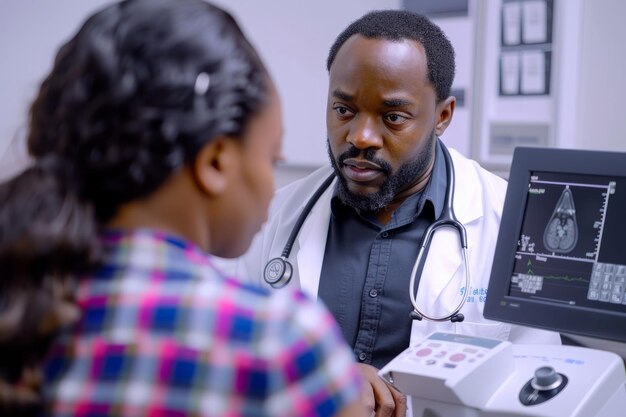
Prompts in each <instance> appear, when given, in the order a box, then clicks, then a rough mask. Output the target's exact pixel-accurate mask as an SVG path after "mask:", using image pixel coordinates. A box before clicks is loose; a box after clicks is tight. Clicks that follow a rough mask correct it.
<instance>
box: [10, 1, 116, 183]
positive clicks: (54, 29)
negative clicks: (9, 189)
mask: <svg viewBox="0 0 626 417" xmlns="http://www.w3.org/2000/svg"><path fill="white" fill-rule="evenodd" d="M107 2H108V1H107V0H80V1H79V0H54V1H47V0H2V1H0V54H1V59H2V61H1V62H2V63H1V64H0V92H1V95H2V100H0V164H1V165H0V179H2V178H5V177H6V176H8V175H10V174H12V173H13V172H14V171H16V170H17V169H19V167H21V166H22V165H23V164H24V163H25V159H26V157H25V153H24V151H23V149H22V148H21V145H22V143H21V142H20V136H23V127H24V125H25V124H26V121H27V116H28V114H27V112H28V106H29V103H30V102H31V100H32V99H33V98H34V96H35V94H36V93H37V90H38V88H39V84H40V82H41V80H42V78H43V76H44V75H45V73H46V72H47V71H48V70H49V69H50V67H51V64H52V60H53V58H54V55H55V52H56V49H57V48H58V46H59V45H60V44H61V43H62V42H64V41H65V40H67V38H68V37H69V36H71V34H72V33H73V32H75V31H76V30H77V29H78V26H79V24H80V23H81V21H82V20H83V18H84V17H85V16H86V15H87V14H88V13H90V12H91V11H93V10H95V9H96V8H98V7H101V6H102V5H103V4H105V3H107Z"/></svg>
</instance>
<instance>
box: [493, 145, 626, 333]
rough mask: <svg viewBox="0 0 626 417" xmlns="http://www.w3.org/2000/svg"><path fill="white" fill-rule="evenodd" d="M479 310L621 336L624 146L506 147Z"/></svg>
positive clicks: (625, 279)
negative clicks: (508, 161)
mask: <svg viewBox="0 0 626 417" xmlns="http://www.w3.org/2000/svg"><path fill="white" fill-rule="evenodd" d="M484 315H485V317H486V318H488V319H492V320H498V321H504V322H509V323H517V324H521V325H527V326H532V327H538V328H544V329H549V330H555V331H559V332H562V333H571V334H575V335H582V336H587V337H592V338H601V339H607V340H614V341H619V342H626V153H616V152H599V151H583V150H564V149H545V148H517V149H516V150H515V152H514V156H513V162H512V167H511V171H510V175H509V185H508V188H507V193H506V200H505V203H504V210H503V213H502V221H501V224H500V230H499V234H498V241H497V245H496V250H495V256H494V262H493V267H492V271H491V278H490V281H489V288H488V291H487V300H486V303H485V309H484Z"/></svg>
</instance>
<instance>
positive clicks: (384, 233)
mask: <svg viewBox="0 0 626 417" xmlns="http://www.w3.org/2000/svg"><path fill="white" fill-rule="evenodd" d="M381 236H382V237H385V238H387V237H389V232H383V233H382V235H381Z"/></svg>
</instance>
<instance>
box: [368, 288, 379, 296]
mask: <svg viewBox="0 0 626 417" xmlns="http://www.w3.org/2000/svg"><path fill="white" fill-rule="evenodd" d="M377 296H378V291H376V290H375V289H374V288H372V289H371V290H370V297H372V298H376V297H377Z"/></svg>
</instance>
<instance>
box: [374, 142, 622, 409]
mask: <svg viewBox="0 0 626 417" xmlns="http://www.w3.org/2000/svg"><path fill="white" fill-rule="evenodd" d="M484 316H485V317H486V318H487V319H491V320H497V321H502V322H508V323H514V324H519V325H525V326H531V327H537V328H542V329H548V330H553V331H558V332H561V334H563V335H570V336H571V337H572V339H573V340H577V339H576V338H579V337H580V338H582V339H584V340H588V341H602V340H605V341H609V343H615V345H617V346H626V345H623V343H626V153H616V152H615V153H614V152H599V151H583V150H564V149H545V148H518V149H516V150H515V153H514V156H513V162H512V167H511V171H510V175H509V185H508V188H507V194H506V200H505V204H504V210H503V215H502V221H501V225H500V230H499V235H498V241H497V246H496V252H495V256H494V263H493V268H492V272H491V278H490V282H489V288H488V291H487V300H486V304H485V309H484ZM435 356H436V357H437V360H435V359H434V357H435ZM379 375H380V376H381V377H382V378H384V379H386V380H387V381H389V382H390V383H392V384H393V385H395V386H396V387H397V388H398V389H400V390H401V391H402V392H404V393H406V394H407V395H410V396H411V403H412V406H413V407H412V408H413V416H414V417H443V416H454V417H478V416H480V417H483V416H502V417H509V416H511V417H512V416H555V417H556V416H558V417H562V416H570V417H591V416H595V417H617V416H626V372H625V368H624V360H623V358H622V357H620V356H619V355H618V354H616V353H615V351H613V352H610V351H606V350H600V349H593V348H589V347H581V346H572V345H567V346H566V345H563V346H558V345H556V346H555V345H513V344H511V343H510V342H508V341H499V340H495V339H487V338H480V337H473V336H464V335H459V334H454V333H437V332H436V333H432V334H430V335H429V336H427V337H426V338H425V339H424V340H422V341H420V342H417V343H416V344H414V345H412V346H410V347H409V348H408V349H406V350H405V351H404V352H403V353H401V354H400V355H398V356H397V357H396V358H394V359H393V360H392V361H391V362H390V363H389V364H387V365H386V366H385V367H384V368H383V369H381V370H380V372H379Z"/></svg>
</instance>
